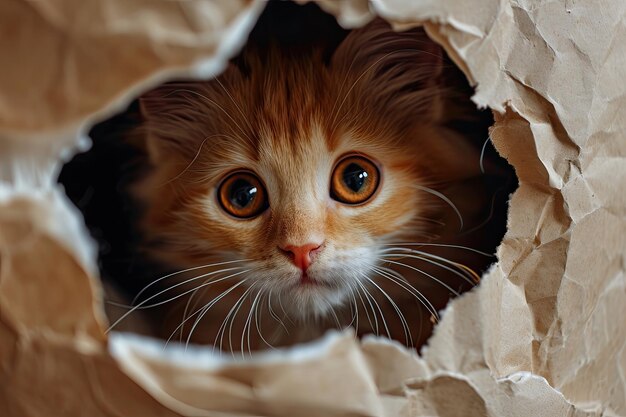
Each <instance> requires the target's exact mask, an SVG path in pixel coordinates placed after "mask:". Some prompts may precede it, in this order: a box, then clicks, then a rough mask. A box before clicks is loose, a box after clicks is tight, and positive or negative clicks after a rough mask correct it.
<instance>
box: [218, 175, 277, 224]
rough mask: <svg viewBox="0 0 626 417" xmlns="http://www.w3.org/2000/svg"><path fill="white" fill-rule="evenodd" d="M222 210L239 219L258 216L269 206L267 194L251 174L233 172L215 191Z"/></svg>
mask: <svg viewBox="0 0 626 417" xmlns="http://www.w3.org/2000/svg"><path fill="white" fill-rule="evenodd" d="M217 195H218V199H219V202H220V205H221V206H222V208H223V209H224V210H225V211H226V212H227V213H229V214H231V215H233V216H235V217H239V218H241V219H249V218H251V217H255V216H258V215H259V214H261V213H262V212H263V211H265V209H267V207H268V206H269V203H268V199H267V192H266V191H265V187H263V184H262V183H261V180H259V178H257V176H256V175H254V174H253V173H251V172H235V173H234V174H231V175H230V176H228V177H227V178H226V179H225V180H224V181H222V184H221V185H220V186H219V189H218V190H217Z"/></svg>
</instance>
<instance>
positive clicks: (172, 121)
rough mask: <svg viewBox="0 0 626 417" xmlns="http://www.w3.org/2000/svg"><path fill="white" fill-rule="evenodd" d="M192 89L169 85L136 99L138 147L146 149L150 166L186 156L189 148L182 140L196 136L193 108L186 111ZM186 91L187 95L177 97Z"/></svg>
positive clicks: (185, 86)
mask: <svg viewBox="0 0 626 417" xmlns="http://www.w3.org/2000/svg"><path fill="white" fill-rule="evenodd" d="M193 90H194V88H193V85H192V84H188V83H175V82H172V83H167V84H163V85H161V86H159V87H157V88H155V89H153V90H151V91H148V92H147V93H145V94H143V95H142V96H141V97H140V98H139V112H140V116H141V119H142V124H141V127H140V132H139V133H140V134H139V135H138V143H137V145H138V146H140V147H142V148H143V149H144V150H145V152H146V153H147V155H148V156H149V158H150V160H151V161H152V162H153V163H161V162H163V161H167V160H168V159H172V157H176V156H185V155H186V152H187V149H186V148H187V147H189V146H190V145H189V144H188V142H189V141H188V140H187V141H185V140H184V139H185V138H188V137H189V135H191V134H193V133H195V132H194V128H195V126H194V125H193V123H192V122H193V116H194V115H193V114H192V110H193V109H191V110H190V109H189V95H190V94H191V93H193V92H194V91H193ZM185 91H186V92H189V93H188V94H180V92H185ZM181 132H185V134H186V135H185V134H182V133H181Z"/></svg>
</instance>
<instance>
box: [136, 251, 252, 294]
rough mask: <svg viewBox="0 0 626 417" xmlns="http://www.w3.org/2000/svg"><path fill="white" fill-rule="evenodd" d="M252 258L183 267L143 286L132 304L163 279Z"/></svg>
mask: <svg viewBox="0 0 626 417" xmlns="http://www.w3.org/2000/svg"><path fill="white" fill-rule="evenodd" d="M250 260H251V259H238V260H235V261H225V262H217V263H213V264H206V265H200V266H194V267H193V268H187V269H183V270H181V271H177V272H172V273H171V274H167V275H165V276H162V277H161V278H158V279H156V280H154V281H152V282H150V284H148V285H146V286H145V287H143V289H142V290H141V291H139V292H138V293H137V295H136V296H135V298H133V301H131V303H130V304H131V305H134V304H135V303H136V302H137V300H138V299H139V297H141V294H143V293H144V292H145V291H146V290H147V289H148V288H150V287H152V286H153V285H155V284H157V283H159V282H161V281H163V280H164V279H167V278H170V277H173V276H175V275H179V274H184V273H185V272H191V271H197V270H198V269H203V268H210V267H213V266H222V265H229V264H234V263H237V262H247V261H250Z"/></svg>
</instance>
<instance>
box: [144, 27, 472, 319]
mask: <svg viewBox="0 0 626 417" xmlns="http://www.w3.org/2000/svg"><path fill="white" fill-rule="evenodd" d="M418 36H420V35H419V34H416V33H408V34H404V35H401V34H395V33H393V32H391V30H390V29H388V28H387V27H386V26H385V25H382V24H381V23H380V22H376V23H375V25H373V26H372V27H370V28H366V30H365V31H357V32H353V34H351V35H349V36H348V38H347V39H346V40H345V41H344V43H343V44H342V45H341V46H340V47H339V49H338V50H337V51H336V52H335V55H334V57H333V59H332V61H331V62H330V63H329V64H325V63H323V61H322V59H321V57H320V56H319V55H317V54H311V56H309V57H304V58H285V57H282V56H280V55H279V54H278V53H277V52H276V51H274V50H270V51H269V52H268V53H267V56H258V55H255V54H254V53H253V54H251V55H250V56H248V60H249V62H248V66H249V68H248V70H247V71H246V72H245V73H244V71H240V70H239V69H237V68H235V67H231V68H229V70H227V72H226V73H225V74H223V75H222V76H220V78H218V80H217V81H211V82H205V83H180V84H173V85H169V86H166V87H163V88H161V89H158V90H156V91H155V92H152V93H150V94H149V95H148V96H146V97H145V98H144V99H143V103H142V104H143V106H144V112H145V113H146V114H147V122H146V126H147V130H148V135H149V148H150V152H151V156H152V160H153V165H154V170H153V172H152V173H151V175H150V176H149V177H148V179H147V181H146V182H144V183H143V185H142V187H141V188H142V190H141V191H140V192H141V193H142V194H143V198H144V199H145V200H146V201H147V205H148V212H147V216H146V220H145V223H144V225H145V230H146V231H147V233H148V234H149V236H150V237H152V238H153V239H154V240H155V241H158V242H159V243H160V246H159V249H157V256H158V257H159V258H160V259H163V260H166V261H168V262H170V263H171V264H173V265H175V266H176V267H177V268H180V269H183V268H188V267H195V266H199V265H204V264H208V263H212V262H220V261H238V260H245V261H242V262H240V263H235V264H233V265H236V267H237V268H240V269H239V270H238V271H246V272H242V273H241V275H240V276H238V277H237V278H236V279H245V280H246V283H245V284H246V286H248V287H251V286H253V287H254V288H256V289H257V290H261V289H262V290H264V291H269V292H270V293H271V294H273V295H276V296H277V297H280V299H281V302H282V304H283V307H284V308H285V309H286V310H287V313H289V315H290V316H292V317H297V318H302V319H306V318H312V317H316V316H324V315H325V314H326V313H327V312H329V310H330V308H331V306H333V307H334V306H336V305H340V304H344V303H346V302H347V301H348V300H350V299H351V294H352V293H356V292H358V290H359V289H360V288H362V287H363V286H366V287H370V285H372V283H371V281H370V280H371V279H372V277H373V274H372V271H371V269H372V267H373V266H375V265H376V264H377V262H378V258H379V255H380V251H381V250H382V249H383V248H384V245H385V244H386V243H388V242H390V241H391V240H392V239H395V240H398V239H401V238H405V239H415V237H416V236H419V235H420V233H421V232H423V231H424V225H423V224H422V223H420V219H423V218H425V217H428V216H429V214H431V213H432V210H433V207H434V204H433V202H432V201H431V200H430V199H429V196H428V194H425V193H423V192H420V190H419V188H417V187H416V185H422V186H431V185H433V184H434V183H436V182H441V181H443V180H449V179H452V178H453V177H455V176H460V175H463V174H462V173H460V171H459V168H458V167H459V166H461V165H462V163H461V161H462V157H459V154H460V155H462V154H463V150H462V149H460V148H461V147H462V145H461V144H460V143H459V142H458V141H457V140H456V139H455V138H453V137H449V136H450V135H449V134H448V133H447V132H446V130H445V129H443V128H442V127H441V126H440V120H439V116H438V115H437V114H438V112H439V108H440V105H441V104H440V101H441V100H440V97H441V96H442V94H443V93H442V92H441V89H440V87H438V86H437V84H436V83H435V82H433V78H435V77H436V74H437V71H438V66H437V65H438V64H439V62H438V60H439V56H440V52H439V50H438V49H437V48H436V47H435V46H434V45H433V44H432V43H431V42H430V41H427V40H426V38H425V37H423V35H421V36H422V39H421V42H417V43H416V42H415V39H416V38H417V37H418ZM399 40H400V41H402V42H405V43H406V45H404V44H402V43H401V42H399ZM424 42H428V43H426V45H427V47H429V48H431V50H425V47H424V45H425V43H424ZM388 47H391V48H392V49H391V51H395V49H400V50H401V52H399V53H395V52H392V53H389V51H390V50H389V49H388ZM403 47H405V48H403ZM406 47H411V48H413V49H410V50H408V52H407V49H406ZM416 47H419V48H420V49H415V48H416ZM433 51H435V52H437V53H436V54H433ZM398 55H399V56H398ZM433 56H435V57H436V59H434V58H433ZM396 57H397V58H398V59H397V60H396V59H395V58H396ZM407 63H408V64H407Z"/></svg>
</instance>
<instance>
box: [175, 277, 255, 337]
mask: <svg viewBox="0 0 626 417" xmlns="http://www.w3.org/2000/svg"><path fill="white" fill-rule="evenodd" d="M246 281H247V279H244V280H242V281H239V282H238V283H237V284H235V285H233V286H232V287H230V288H228V290H226V291H224V292H222V293H221V294H220V295H219V296H217V297H215V298H214V299H213V300H211V301H210V302H209V303H208V304H207V305H204V306H202V307H200V308H199V309H197V310H196V311H195V312H194V313H192V314H190V315H189V317H187V318H185V319H184V320H183V321H182V322H181V323H180V324H179V325H178V326H177V327H176V328H175V329H174V331H173V332H172V334H170V336H169V337H168V338H167V340H166V341H165V346H164V347H163V349H165V348H166V347H167V345H168V343H169V342H170V341H171V340H172V338H173V337H174V335H175V334H176V333H177V332H178V331H179V330H180V332H181V334H182V331H183V327H184V326H185V323H186V322H188V321H189V320H191V318H192V317H194V316H195V315H197V314H201V317H200V318H199V320H202V316H204V315H205V314H206V312H207V311H208V310H209V309H210V308H211V307H213V306H214V305H215V304H217V303H218V302H219V301H220V300H221V299H223V298H224V297H226V296H227V295H228V294H229V293H230V292H231V291H233V290H234V289H235V288H237V287H239V286H240V285H242V284H243V283H244V282H246ZM191 332H192V333H193V330H192V331H191ZM187 344H189V342H187Z"/></svg>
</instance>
